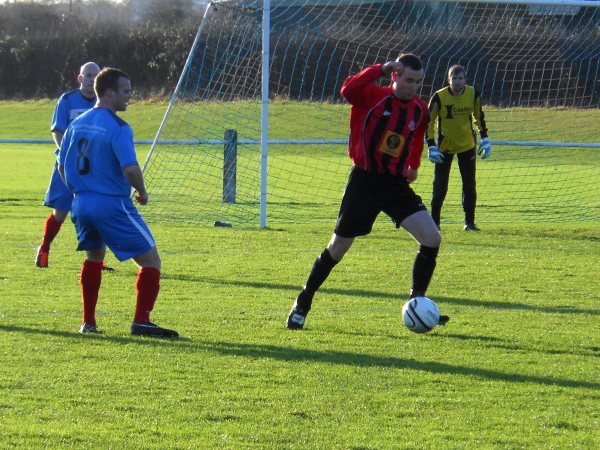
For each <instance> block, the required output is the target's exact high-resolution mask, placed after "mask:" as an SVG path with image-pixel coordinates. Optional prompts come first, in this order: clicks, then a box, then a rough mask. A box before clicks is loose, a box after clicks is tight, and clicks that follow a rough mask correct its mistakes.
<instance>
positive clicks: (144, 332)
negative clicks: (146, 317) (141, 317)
mask: <svg viewBox="0 0 600 450" xmlns="http://www.w3.org/2000/svg"><path fill="white" fill-rule="evenodd" d="M131 334H132V335H133V336H148V337H156V338H178V337H179V333H178V332H177V331H175V330H169V329H167V328H162V327H159V326H158V325H155V324H153V323H150V322H145V323H137V322H133V323H132V324H131Z"/></svg>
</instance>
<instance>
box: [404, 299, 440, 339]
mask: <svg viewBox="0 0 600 450" xmlns="http://www.w3.org/2000/svg"><path fill="white" fill-rule="evenodd" d="M402 319H403V320H404V325H406V328H408V329H409V330H410V331H412V332H414V333H427V332H428V331H431V330H433V329H434V328H435V326H436V325H437V324H438V322H439V321H440V309H439V308H438V306H437V305H436V304H435V302H434V301H433V300H431V299H430V298H427V297H414V298H411V299H410V300H409V301H407V302H406V303H405V304H404V306H403V307H402Z"/></svg>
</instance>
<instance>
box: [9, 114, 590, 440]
mask: <svg viewBox="0 0 600 450" xmlns="http://www.w3.org/2000/svg"><path fill="white" fill-rule="evenodd" d="M36 105H38V106H39V104H36ZM132 112H133V108H132V111H130V113H132ZM151 114H152V113H148V114H144V113H143V110H142V108H140V110H139V116H136V117H137V118H134V117H133V115H132V116H131V117H130V118H129V120H130V121H131V122H132V123H133V122H136V121H137V120H138V118H143V117H147V116H149V115H151ZM46 122H47V117H46V118H44V128H45V127H46V125H45V124H46ZM140 122H143V120H140ZM21 125H22V126H23V127H26V126H29V127H30V128H31V129H32V130H34V129H37V128H38V127H39V124H38V123H37V122H36V121H34V120H31V121H29V122H27V121H26V120H24V121H23V122H22V123H21ZM31 133H33V131H31ZM0 158H1V160H2V161H3V164H2V165H1V166H0V179H2V190H1V191H0V255H1V256H2V257H1V259H0V268H1V271H0V298H1V299H2V301H1V302H0V355H2V363H1V364H0V442H2V445H1V446H2V447H6V448H15V447H16V448H42V447H43V448H81V449H83V448H89V447H91V446H93V447H99V448H131V449H135V448H140V449H141V448H144V449H148V448H156V449H159V448H160V449H164V448H232V449H239V448H315V449H317V448H322V449H328V448H343V449H351V448H352V449H363V448H364V449H367V448H382V449H383V448H386V449H387V448H406V449H419V448H528V449H547V448H598V447H600V437H599V435H598V431H597V430H598V428H599V425H600V415H599V411H598V403H599V401H600V395H599V392H600V383H599V381H598V380H600V370H599V367H600V365H599V364H598V358H600V328H599V324H598V317H599V315H600V309H599V307H598V305H599V303H600V296H599V294H598V293H599V292H600V279H599V278H598V277H597V276H596V274H597V271H598V270H597V269H598V254H600V228H599V225H598V223H589V224H576V223H575V224H568V225H563V224H555V225H530V224H523V223H518V222H517V223H515V224H512V225H488V226H486V227H485V228H484V230H483V232H481V233H464V232H463V231H462V230H461V228H460V226H459V225H448V226H447V227H445V228H444V230H443V232H444V242H443V244H442V249H441V252H440V257H439V260H438V268H437V270H436V274H435V276H434V279H433V281H432V284H431V288H430V291H429V295H431V297H432V298H434V299H435V300H436V301H437V302H438V304H439V305H440V307H441V308H442V310H443V311H444V312H445V313H448V314H450V315H451V316H452V320H451V322H450V324H449V325H448V326H446V327H444V328H439V329H436V330H434V331H433V332H432V333H430V334H427V335H415V334H411V333H409V332H408V331H407V330H405V329H404V327H403V326H402V325H401V323H400V307H401V305H402V302H403V301H404V300H405V298H406V293H407V291H408V289H409V285H410V268H411V265H412V260H413V257H414V254H415V251H416V244H415V242H414V241H413V240H412V239H411V238H410V237H409V236H407V235H406V234H405V233H404V232H402V231H398V230H395V229H394V227H393V226H392V225H391V224H390V223H389V222H387V221H381V222H378V223H377V224H376V226H375V229H374V232H373V234H372V235H370V236H368V237H366V238H364V239H359V240H357V242H356V244H355V246H354V247H353V248H352V250H351V251H350V253H349V254H348V256H347V258H346V259H345V260H344V261H343V262H342V263H341V264H340V265H338V266H337V267H336V269H335V270H334V272H333V273H332V275H331V277H330V278H329V279H328V280H327V282H326V283H325V285H324V286H323V288H322V290H321V291H320V292H319V293H318V295H317V297H316V300H315V305H314V309H313V311H312V312H311V314H310V315H309V318H308V321H307V327H306V329H305V330H304V331H302V332H289V331H287V330H285V329H284V320H285V318H286V315H287V313H288V311H289V307H290V305H291V304H292V302H293V299H294V297H295V295H296V294H297V291H298V289H299V288H300V286H301V285H302V283H303V282H304V281H305V278H306V275H307V273H308V271H309V270H310V266H311V264H312V262H313V261H314V258H315V257H316V256H317V255H318V253H319V252H320V251H321V249H322V248H323V246H324V245H325V244H326V242H327V239H328V237H329V235H330V233H331V229H332V227H333V222H332V223H330V224H326V225H318V224H317V225H316V224H307V223H304V224H301V225H293V226H292V225H289V226H285V227H281V228H278V229H266V230H258V229H254V230H240V229H236V228H231V229H222V228H213V227H200V226H182V225H160V224H155V223H152V222H151V223H150V227H151V229H152V230H153V232H154V235H155V237H156V239H157V242H158V246H159V250H160V252H161V256H162V259H163V279H162V287H161V294H160V297H159V300H158V302H157V305H156V308H155V312H154V313H153V318H154V320H155V321H156V322H157V323H159V324H162V325H165V326H170V327H173V328H175V329H177V330H179V331H180V332H181V334H182V336H183V337H182V339H180V340H178V341H159V340H151V339H145V338H133V337H131V336H129V334H128V326H129V324H130V321H131V316H132V313H133V307H134V298H135V294H134V279H135V273H136V269H135V267H134V266H133V265H131V264H130V263H124V264H118V263H117V262H116V261H115V260H114V257H112V256H110V257H109V259H108V261H107V262H109V263H110V264H111V265H114V266H115V267H116V269H117V271H116V272H114V273H110V274H105V275H104V276H103V280H102V290H101V295H100V301H99V305H98V321H99V325H100V327H101V328H102V329H103V330H104V331H105V334H103V335H101V336H81V335H79V334H78V333H77V329H78V326H79V321H80V314H81V312H80V292H79V281H78V273H79V270H80V266H81V261H82V255H81V254H79V253H76V252H75V250H74V249H75V245H76V240H75V234H74V230H73V227H72V226H71V224H70V223H68V222H67V223H66V224H65V226H64V227H63V230H62V231H61V233H60V234H59V236H58V237H57V239H56V241H55V243H54V245H53V247H52V251H51V256H50V268H49V269H47V270H40V269H37V268H36V267H35V266H34V264H33V259H34V254H35V247H36V245H37V243H38V239H39V236H40V233H41V229H42V224H43V220H44V219H45V217H46V216H47V214H48V213H49V210H48V209H47V208H43V207H41V206H40V204H41V199H42V197H43V193H44V189H45V187H46V182H47V179H48V176H49V173H50V169H51V166H52V163H53V155H52V152H51V151H49V150H48V149H47V148H44V146H23V145H20V146H17V145H11V146H8V145H2V146H0ZM144 211H145V210H144V209H143V208H142V214H144Z"/></svg>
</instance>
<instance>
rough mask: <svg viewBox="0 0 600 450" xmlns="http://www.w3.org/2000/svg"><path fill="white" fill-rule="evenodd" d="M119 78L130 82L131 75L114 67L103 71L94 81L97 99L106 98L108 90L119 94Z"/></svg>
mask: <svg viewBox="0 0 600 450" xmlns="http://www.w3.org/2000/svg"><path fill="white" fill-rule="evenodd" d="M119 78H127V79H128V80H130V78H129V75H127V74H126V73H125V72H123V71H122V70H119V69H115V68H113V67H105V68H104V69H102V70H101V71H100V73H99V74H98V76H96V79H95V80H94V91H95V92H96V97H98V98H100V97H102V96H104V93H105V92H106V90H107V89H112V90H113V91H115V92H117V91H118V90H119Z"/></svg>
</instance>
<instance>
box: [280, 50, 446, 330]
mask: <svg viewBox="0 0 600 450" xmlns="http://www.w3.org/2000/svg"><path fill="white" fill-rule="evenodd" d="M384 75H391V78H392V84H391V85H390V86H387V87H381V86H377V85H375V84H374V83H373V82H374V81H376V80H378V79H379V78H381V77H382V76H384ZM422 82H423V64H422V63H421V61H420V59H419V58H418V57H417V56H415V55H412V54H402V55H400V56H399V57H398V59H397V60H396V61H388V62H386V63H385V64H376V65H374V66H371V67H367V68H366V69H364V70H363V71H361V72H359V73H358V74H356V75H353V76H350V77H348V78H347V79H346V81H345V82H344V85H343V86H342V89H341V94H342V96H343V97H344V98H345V99H346V100H348V102H349V103H350V104H351V105H352V109H351V111H350V142H349V144H348V154H349V156H350V159H352V162H353V163H354V167H353V168H352V171H351V173H350V177H349V180H348V185H347V186H346V191H345V193H344V197H343V199H342V204H341V206H340V212H339V216H338V221H337V224H336V227H335V230H334V233H333V236H332V238H331V241H330V242H329V244H328V245H327V248H326V249H325V250H323V252H322V253H321V254H320V255H319V257H318V258H317V259H316V261H315V263H314V265H313V267H312V270H311V272H310V275H309V277H308V280H307V282H306V285H305V286H304V287H303V288H302V290H301V291H300V294H299V295H298V298H297V299H296V302H295V303H294V305H293V307H292V310H291V312H290V314H289V316H288V320H287V327H288V328H290V329H301V328H303V327H304V322H305V319H306V315H307V314H308V312H309V311H310V309H311V306H312V299H313V296H314V294H315V292H316V291H317V290H318V289H319V287H320V286H321V285H322V284H323V282H324V281H325V280H326V279H327V277H328V276H329V274H330V272H331V270H332V269H333V267H334V266H335V265H336V264H337V263H338V262H340V260H341V259H342V258H343V257H344V255H345V254H346V252H347V251H348V250H349V249H350V246H351V245H352V243H353V242H354V239H355V238H356V237H358V236H365V235H367V234H369V233H370V232H371V229H372V227H373V223H374V222H375V219H376V218H377V216H378V215H379V213H380V212H382V211H383V212H384V213H386V214H387V215H388V216H389V217H390V218H391V219H392V220H393V221H394V223H395V224H396V228H399V227H400V226H401V227H402V228H404V229H405V230H407V231H408V232H409V233H410V234H411V235H412V236H413V237H414V238H415V240H416V241H417V242H419V244H420V249H419V253H417V256H416V258H415V262H414V266H413V281H412V288H411V292H410V297H411V298H412V297H416V296H422V295H425V291H426V290H427V286H428V285H429V281H430V280H431V277H432V275H433V271H434V269H435V264H436V258H437V254H438V250H439V247H440V243H441V240H442V237H441V235H440V233H439V231H438V229H437V227H436V225H435V223H434V221H433V220H432V219H431V216H430V215H429V213H428V212H427V208H426V207H425V205H424V204H423V202H422V200H421V197H419V196H418V195H417V194H415V192H414V191H413V190H412V188H411V187H410V186H409V183H412V182H413V181H415V180H416V179H417V170H418V169H419V165H420V162H421V154H422V152H423V143H424V136H425V130H426V128H427V124H428V121H429V112H428V109H427V104H426V103H424V102H423V101H422V100H421V99H419V98H418V97H417V96H416V94H417V90H418V89H419V87H420V86H421V84H422ZM448 320H449V318H448V316H441V318H440V324H445V323H446V322H447V321H448Z"/></svg>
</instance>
